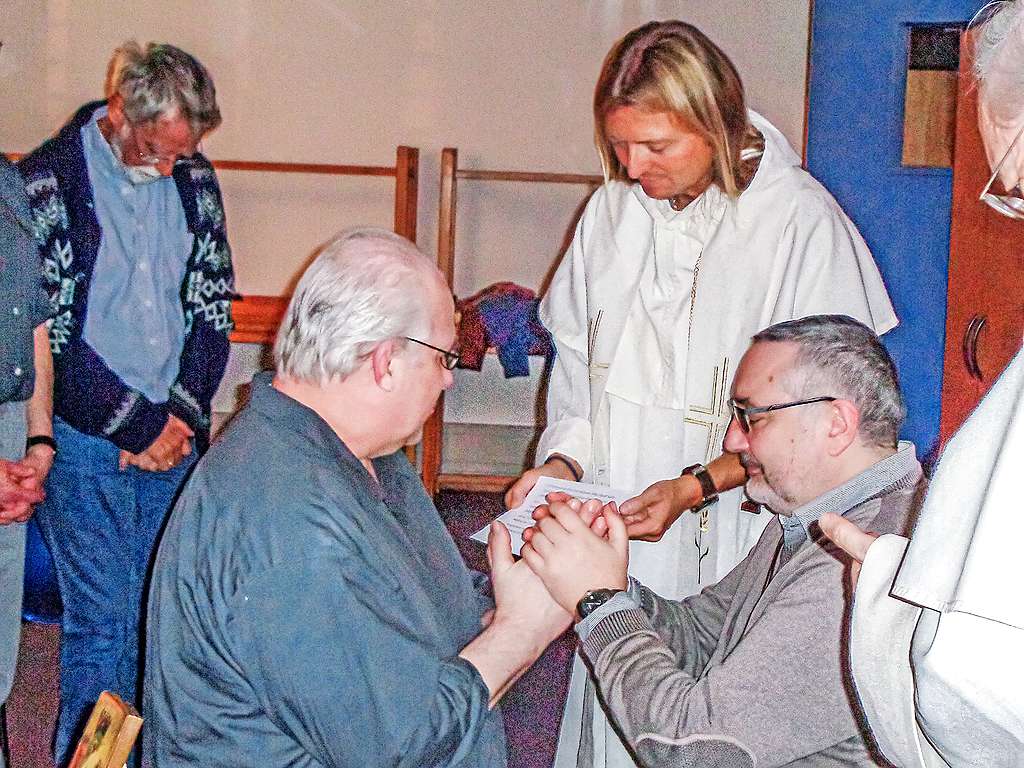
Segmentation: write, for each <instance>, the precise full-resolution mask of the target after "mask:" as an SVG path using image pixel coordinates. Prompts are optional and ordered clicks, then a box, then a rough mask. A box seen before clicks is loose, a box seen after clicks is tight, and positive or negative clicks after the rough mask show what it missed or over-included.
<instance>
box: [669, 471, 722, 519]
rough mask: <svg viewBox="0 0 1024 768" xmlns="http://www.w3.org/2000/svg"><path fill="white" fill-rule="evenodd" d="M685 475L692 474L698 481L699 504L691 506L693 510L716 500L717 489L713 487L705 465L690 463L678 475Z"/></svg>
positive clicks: (713, 483)
mask: <svg viewBox="0 0 1024 768" xmlns="http://www.w3.org/2000/svg"><path fill="white" fill-rule="evenodd" d="M686 475H692V476H693V477H695V478H696V479H697V482H698V483H700V493H701V500H700V504H698V505H697V506H695V507H692V510H693V511H694V512H700V511H701V510H702V509H705V508H706V507H709V506H711V505H712V504H714V503H715V502H716V501H718V489H717V488H716V487H715V481H714V480H713V479H712V478H711V473H710V472H708V468H707V467H705V466H704V465H703V464H691V465H690V466H688V467H687V468H686V469H684V470H683V471H682V472H681V473H680V475H679V476H680V477H684V476H686Z"/></svg>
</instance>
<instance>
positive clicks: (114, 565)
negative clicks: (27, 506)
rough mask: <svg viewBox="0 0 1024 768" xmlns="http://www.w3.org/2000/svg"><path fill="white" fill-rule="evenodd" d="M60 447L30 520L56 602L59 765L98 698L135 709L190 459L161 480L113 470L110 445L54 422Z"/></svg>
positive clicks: (115, 458)
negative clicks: (146, 636) (155, 566)
mask: <svg viewBox="0 0 1024 768" xmlns="http://www.w3.org/2000/svg"><path fill="white" fill-rule="evenodd" d="M53 431H54V437H55V438H56V440H57V444H58V445H59V446H60V452H59V453H58V454H57V456H56V459H55V460H54V463H53V469H51V470H50V476H49V478H48V479H47V483H46V501H45V502H43V504H42V505H40V507H39V509H38V511H37V512H36V516H37V518H38V521H39V527H40V529H41V530H42V532H43V537H44V538H45V539H46V543H47V544H48V545H49V547H50V552H51V553H53V564H54V570H55V572H56V574H57V583H58V585H59V586H60V596H61V600H62V601H63V603H64V615H63V618H62V621H61V626H62V634H61V648H60V666H61V675H60V714H59V716H58V719H57V735H56V740H55V747H54V750H55V755H56V758H57V763H58V764H59V765H64V764H65V763H66V762H67V760H68V759H69V758H70V756H71V753H72V752H73V751H74V746H75V742H76V738H77V736H78V733H79V729H80V727H81V726H82V725H83V724H84V722H85V719H86V718H87V717H88V714H89V712H90V711H91V710H92V706H93V704H95V703H96V699H97V698H98V697H99V695H100V693H101V692H102V691H104V690H109V691H113V692H114V693H117V694H118V695H119V696H121V698H122V699H124V700H125V701H127V702H136V700H137V698H141V697H137V681H138V678H139V659H140V658H141V656H140V646H141V630H140V624H141V617H142V615H143V591H144V589H145V585H146V577H147V575H148V571H149V566H150V561H151V559H152V557H153V553H154V550H155V548H156V540H157V537H158V536H159V534H160V531H161V529H162V527H163V523H164V520H165V519H166V517H167V512H168V510H169V509H170V507H171V503H172V502H173V501H174V498H175V496H176V494H177V492H178V489H179V488H180V487H181V485H182V483H183V482H184V480H185V477H186V475H187V474H188V472H189V470H190V469H191V468H192V466H193V464H195V460H196V458H195V454H194V453H193V454H192V455H191V456H189V457H188V458H186V459H185V461H183V462H182V463H181V464H179V465H178V466H177V467H174V468H173V469H170V470H168V471H167V472H145V471H143V470H140V469H137V468H135V467H129V468H128V469H126V470H125V471H123V472H122V471H121V470H119V469H118V464H117V462H118V456H119V450H118V448H117V446H115V445H114V444H113V443H111V442H109V441H108V440H105V439H103V438H100V437H92V436H90V435H85V434H82V433H81V432H78V431H77V430H75V429H72V428H71V427H70V426H68V425H67V424H66V423H64V422H63V421H61V420H60V419H59V418H55V419H54V425H53Z"/></svg>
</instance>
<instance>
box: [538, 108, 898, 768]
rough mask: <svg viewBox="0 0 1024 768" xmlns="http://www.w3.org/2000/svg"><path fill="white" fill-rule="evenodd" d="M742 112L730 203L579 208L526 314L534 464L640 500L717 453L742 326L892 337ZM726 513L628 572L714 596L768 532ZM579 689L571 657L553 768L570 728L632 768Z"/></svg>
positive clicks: (754, 521) (801, 187)
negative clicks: (742, 167) (552, 351)
mask: <svg viewBox="0 0 1024 768" xmlns="http://www.w3.org/2000/svg"><path fill="white" fill-rule="evenodd" d="M750 117H751V121H752V122H753V124H754V125H755V126H756V127H757V128H758V130H760V131H761V133H762V134H763V135H764V138H765V153H764V155H763V156H762V158H761V163H760V167H759V168H758V171H757V173H756V175H755V177H754V179H753V181H752V182H751V184H750V185H749V187H748V188H747V189H746V190H745V191H744V192H743V194H742V195H741V196H740V197H739V199H738V200H730V199H729V198H728V197H727V196H726V195H724V194H723V193H722V192H721V191H720V190H719V189H718V188H717V187H712V188H710V189H708V190H707V191H706V192H705V193H704V194H703V195H701V196H700V197H698V198H697V199H696V200H694V201H693V202H692V203H691V204H690V205H689V206H687V208H686V209H685V210H683V211H680V212H677V211H673V210H672V208H671V206H670V205H669V203H668V201H664V200H653V199H651V198H649V197H647V196H646V195H645V194H644V193H643V190H642V189H641V187H640V186H639V185H638V184H637V185H629V184H625V183H622V182H617V181H616V182H610V183H608V184H606V185H604V186H603V187H601V188H600V189H598V190H597V191H596V192H595V193H594V195H593V197H592V198H591V200H590V202H589V203H588V204H587V207H586V210H585V211H584V214H583V217H582V218H581V219H580V222H579V225H578V226H577V228H576V234H575V236H574V239H573V242H572V245H571V246H570V248H569V251H568V252H567V253H566V255H565V257H564V258H563V260H562V263H561V265H560V266H559V268H558V270H557V271H556V273H555V276H554V278H553V280H552V283H551V287H550V288H549V290H548V292H547V295H546V296H545V298H544V300H543V302H542V304H541V310H540V311H541V318H542V320H543V321H544V323H545V325H546V326H547V328H548V329H549V330H550V331H551V334H552V336H553V338H554V341H555V346H556V348H557V353H558V354H557V357H556V359H555V363H554V368H553V370H552V373H551V381H550V384H549V387H548V395H547V428H546V429H545V431H544V433H543V435H542V436H541V439H540V443H539V445H538V448H537V463H538V464H540V463H543V462H544V461H545V460H546V459H547V457H548V456H550V455H551V454H552V453H556V452H557V453H562V454H564V455H566V456H571V457H572V458H574V459H575V460H576V461H578V462H579V463H580V465H581V466H582V467H583V470H584V477H585V479H586V480H587V481H589V482H594V483H599V484H602V485H608V486H611V487H615V488H621V489H624V490H632V491H635V492H636V493H639V492H641V491H643V490H644V489H645V488H647V487H648V486H650V485H651V484H652V483H654V482H656V481H658V480H664V479H666V478H673V477H677V476H678V475H679V473H680V471H681V470H682V469H683V468H684V467H686V466H688V465H690V464H694V463H696V462H701V463H707V462H708V461H710V460H711V459H713V458H715V457H716V456H718V455H719V453H720V452H721V447H722V440H723V438H724V436H725V431H726V429H727V428H728V425H729V421H730V415H729V409H728V404H727V401H728V398H729V390H730V387H731V385H732V376H733V372H734V371H735V368H736V365H737V364H738V363H739V360H740V358H741V357H742V355H743V353H744V352H745V351H746V349H747V347H748V346H749V343H750V337H751V336H752V335H753V334H754V333H756V332H757V331H759V330H761V329H762V328H764V327H766V326H768V325H771V324H772V323H775V322H779V321H782V320H789V319H792V318H797V317H804V316H806V315H811V314H818V313H841V314H847V315H851V316H853V317H855V318H857V319H858V320H861V321H862V322H864V323H866V324H867V325H869V326H870V327H872V328H874V329H875V331H876V332H878V333H880V334H881V333H884V332H886V331H888V330H889V329H891V328H892V327H894V326H895V325H896V323H897V320H896V315H895V313H894V311H893V308H892V304H891V302H890V301H889V296H888V294H887V293H886V290H885V286H884V284H883V282H882V279H881V276H880V275H879V272H878V268H877V266H876V265H875V263H874V260H873V259H872V257H871V254H870V252H869V251H868V248H867V246H866V245H865V244H864V241H863V239H862V238H861V237H860V234H859V233H858V232H857V230H856V228H855V227H854V225H853V223H852V222H851V221H850V220H849V218H847V216H846V215H845V214H844V213H843V211H842V209H840V207H839V205H838V204H837V203H836V202H835V200H834V199H833V198H832V196H831V195H830V194H829V193H828V192H827V191H826V190H825V189H824V187H822V186H821V185H820V184H819V183H818V182H817V181H815V180H814V179H813V178H812V177H811V176H810V175H809V174H808V173H806V172H805V171H803V170H802V169H801V168H800V159H799V158H798V157H797V155H796V153H795V152H794V151H793V150H792V148H791V147H790V146H789V145H788V143H787V142H786V140H785V138H784V137H783V136H782V134H781V133H779V131H778V130H777V129H776V128H775V127H774V126H772V125H771V124H770V123H768V122H767V121H766V120H765V119H764V118H762V117H760V116H759V115H757V114H755V113H753V112H752V113H751V114H750ZM695 273H696V284H695V280H694V275H695ZM694 291H695V293H694ZM691 296H695V298H694V299H693V301H692V306H691ZM620 342H622V343H620ZM824 394H828V393H824ZM741 501H742V492H741V490H739V489H736V490H733V491H730V492H728V493H724V494H722V497H721V501H719V503H718V504H717V505H716V506H715V507H713V508H712V510H711V517H710V524H709V526H707V527H708V530H706V531H703V532H700V531H699V525H698V523H699V517H698V516H697V515H693V514H690V513H686V514H684V515H683V516H682V517H680V519H679V520H678V521H677V522H676V524H675V525H673V526H672V528H671V529H670V530H669V531H668V532H667V533H666V534H665V536H664V537H663V538H662V540H661V541H659V542H657V543H648V542H632V543H631V544H630V573H631V574H632V575H633V576H635V577H636V578H638V579H639V580H640V581H642V582H643V583H644V584H646V585H648V586H649V587H650V588H651V589H653V590H654V591H655V592H657V593H658V594H660V595H662V596H664V597H668V598H672V599H679V598H682V597H685V596H687V595H689V594H693V593H695V592H697V591H699V589H700V588H701V587H702V586H706V585H708V584H713V583H715V582H716V581H717V580H718V579H719V578H721V577H722V576H724V575H725V574H726V573H727V572H728V571H729V569H731V568H732V566H733V565H735V564H736V563H737V562H738V561H739V560H740V559H741V558H742V557H743V556H744V555H746V553H747V551H748V550H749V549H750V547H751V546H753V544H754V542H755V541H756V540H757V537H758V536H759V535H760V533H761V530H762V529H763V527H764V525H765V523H766V522H767V517H768V516H767V515H761V516H755V515H751V514H749V513H745V512H740V510H739V504H740V502H741ZM695 540H696V542H697V543H699V544H700V551H699V552H698V548H697V546H696V545H695ZM698 562H699V563H700V565H699V571H698ZM585 678H586V675H585V668H584V667H583V665H582V663H581V662H580V660H579V658H578V657H577V659H576V663H575V666H574V669H573V681H572V684H571V686H570V693H569V702H568V703H567V706H566V713H565V716H564V718H563V721H562V732H561V735H560V738H559V751H558V756H557V759H556V766H557V768H567V767H569V766H575V765H576V750H577V745H578V744H579V740H580V728H581V724H582V723H583V721H584V720H587V721H591V720H592V721H593V722H592V727H593V728H594V743H595V747H596V750H597V756H596V760H595V766H596V767H597V768H604V766H613V767H615V768H619V767H620V766H623V767H625V766H632V765H633V764H634V763H633V762H632V760H631V759H630V758H629V757H628V756H627V754H626V752H625V750H624V749H623V747H622V746H621V744H620V743H618V739H617V737H616V736H615V734H614V732H613V731H612V729H611V727H610V726H608V724H607V723H606V722H605V720H604V717H603V715H602V713H601V712H600V711H599V708H598V707H597V705H595V704H594V703H593V702H590V703H588V704H587V705H586V707H584V682H585ZM584 710H586V711H584ZM591 711H593V712H594V713H595V714H594V716H593V717H591V714H590V713H591ZM588 768H589V766H588Z"/></svg>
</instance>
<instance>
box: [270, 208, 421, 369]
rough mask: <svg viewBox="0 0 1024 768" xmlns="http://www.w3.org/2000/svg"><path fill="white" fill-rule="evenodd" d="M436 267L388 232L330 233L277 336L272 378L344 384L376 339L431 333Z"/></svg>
mask: <svg viewBox="0 0 1024 768" xmlns="http://www.w3.org/2000/svg"><path fill="white" fill-rule="evenodd" d="M432 280H438V281H441V276H440V273H439V272H438V271H437V267H435V266H434V265H433V263H432V262H431V261H430V260H429V259H428V258H427V257H426V256H424V255H423V254H422V253H421V252H420V251H419V249H418V248H416V246H415V245H413V244H412V243H411V242H409V241H408V240H406V239H405V238H404V237H400V236H399V235H396V234H395V233H394V232H388V231H387V230H386V229H377V228H373V227H359V228H355V229H348V230H345V231H344V232H341V233H340V234H338V235H336V236H335V237H334V239H332V240H331V241H330V242H328V243H327V244H326V245H325V246H324V247H323V248H322V249H321V250H320V253H319V255H317V257H316V259H315V260H314V261H313V263H312V264H310V265H309V267H308V268H307V269H306V271H305V272H304V273H303V275H302V277H301V278H300V279H299V284H298V285H297V286H296V288H295V293H294V294H293V295H292V300H291V302H290V303H289V305H288V311H287V312H286V313H285V316H284V319H283V320H282V322H281V327H280V329H279V330H278V333H277V342H276V343H275V344H274V361H275V363H276V364H277V372H278V373H279V374H281V375H283V376H286V377H288V378H291V379H296V380H300V381H305V382H309V383H318V384H326V383H327V382H328V381H330V380H331V379H334V378H336V377H337V378H344V377H345V376H347V375H348V374H350V373H351V372H352V371H354V370H355V369H356V368H357V367H358V365H359V363H360V362H361V361H362V360H363V359H364V358H365V357H366V356H367V355H369V354H370V353H371V352H373V350H374V348H375V347H376V346H377V345H378V344H380V343H381V342H382V341H386V340H387V339H398V340H399V343H400V345H401V346H405V343H406V342H405V341H404V339H402V337H403V336H418V335H421V334H424V333H426V332H428V331H429V329H430V322H431V317H430V311H431V308H430V304H429V302H428V297H429V296H430V295H431V294H430V292H429V291H428V290H427V287H428V286H429V284H430V281H432Z"/></svg>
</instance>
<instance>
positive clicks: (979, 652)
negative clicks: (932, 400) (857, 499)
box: [850, 352, 1024, 768]
mask: <svg viewBox="0 0 1024 768" xmlns="http://www.w3.org/2000/svg"><path fill="white" fill-rule="evenodd" d="M1022 467H1024V352H1018V353H1017V356H1016V358H1015V359H1014V360H1013V362H1011V363H1010V366H1009V368H1007V370H1006V371H1005V372H1004V373H1003V375H1002V376H1001V377H1000V379H999V381H997V382H996V384H995V385H994V386H993V387H992V390H991V391H990V392H989V393H988V395H986V397H985V399H984V400H983V401H982V402H981V404H980V405H979V406H978V408H977V409H976V410H975V411H974V413H973V414H972V415H971V417H970V418H969V419H968V420H967V422H966V423H965V424H964V426H963V427H962V428H961V429H960V430H959V431H958V432H957V434H956V435H955V436H954V437H953V439H952V440H950V442H949V444H948V446H947V447H946V450H945V452H944V453H943V456H942V460H941V461H940V462H939V466H938V469H937V471H936V473H935V478H934V480H933V481H932V484H931V488H930V490H929V491H928V498H927V500H926V501H925V504H924V506H923V508H922V510H921V514H920V518H919V520H918V523H917V527H916V528H915V529H914V533H913V536H912V538H911V540H910V542H909V546H908V542H907V540H906V539H904V538H901V537H898V536H883V537H882V538H880V539H879V540H878V541H876V542H875V543H874V544H872V545H871V548H870V549H869V550H868V556H867V558H865V561H864V567H863V569H862V570H861V574H860V580H859V581H858V583H857V591H856V596H855V599H854V611H853V620H852V637H851V643H850V657H851V666H852V668H853V676H854V681H855V683H856V687H857V693H858V695H859V696H860V699H861V703H862V705H863V707H864V712H865V714H866V715H867V717H868V722H869V723H870V725H871V728H872V731H873V732H874V734H875V739H876V741H877V742H878V746H879V748H880V749H881V750H882V753H883V754H884V755H885V756H886V757H887V758H888V759H889V760H890V761H892V762H893V763H894V764H896V765H898V766H900V767H901V768H945V767H946V766H952V767H953V768H957V766H982V765H983V766H986V768H1010V767H1011V766H1019V765H1021V763H1022V761H1024V693H1022V692H1024V661H1022V658H1021V657H1022V653H1024V599H1022V597H1021V584H1022V583H1024V559H1022V558H1021V553H1020V544H1021V541H1022V540H1024V513H1022V504H1021V499H1020V474H1021V469H1022ZM904 553H905V556H904Z"/></svg>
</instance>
